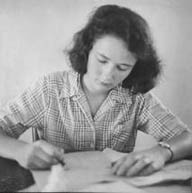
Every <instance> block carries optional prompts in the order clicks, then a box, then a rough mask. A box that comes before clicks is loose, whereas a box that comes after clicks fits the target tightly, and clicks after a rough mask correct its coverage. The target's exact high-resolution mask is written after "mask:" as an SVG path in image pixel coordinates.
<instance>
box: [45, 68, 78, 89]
mask: <svg viewBox="0 0 192 193" xmlns="http://www.w3.org/2000/svg"><path fill="white" fill-rule="evenodd" d="M77 76H78V75H77V73H76V72H74V71H56V72H51V73H48V74H45V75H44V76H43V77H42V79H43V80H44V82H45V83H46V84H47V86H48V87H49V88H62V87H63V86H64V85H66V86H70V85H71V84H73V81H74V80H76V79H77Z"/></svg>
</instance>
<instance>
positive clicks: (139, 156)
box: [112, 146, 170, 176]
mask: <svg viewBox="0 0 192 193" xmlns="http://www.w3.org/2000/svg"><path fill="white" fill-rule="evenodd" d="M169 156H170V154H169V152H168V150H166V149H164V148H162V147H159V146H155V147H153V148H151V149H148V150H145V151H140V152H132V153H130V154H128V155H126V156H124V157H123V158H121V159H119V160H118V161H117V162H115V164H114V165H113V166H112V171H113V173H114V174H115V175H118V176H144V175H149V174H152V173H153V172H155V171H158V170H160V169H161V168H163V167H164V165H165V163H166V161H167V160H168V159H169Z"/></svg>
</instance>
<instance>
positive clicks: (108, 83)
mask: <svg viewBox="0 0 192 193" xmlns="http://www.w3.org/2000/svg"><path fill="white" fill-rule="evenodd" d="M100 83H101V84H102V85H105V86H111V85H112V82H111V81H100Z"/></svg>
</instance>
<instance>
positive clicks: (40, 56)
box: [0, 0, 192, 127]
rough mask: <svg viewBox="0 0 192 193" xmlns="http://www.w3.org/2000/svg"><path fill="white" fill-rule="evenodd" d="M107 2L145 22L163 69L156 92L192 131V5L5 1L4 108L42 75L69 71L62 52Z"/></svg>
mask: <svg viewBox="0 0 192 193" xmlns="http://www.w3.org/2000/svg"><path fill="white" fill-rule="evenodd" d="M106 3H113V4H119V5H123V6H127V7H129V8H131V9H132V10H135V11H137V12H138V13H140V14H141V15H142V16H143V17H144V18H146V20H147V21H148V23H149V25H150V26H151V29H152V33H153V37H154V41H155V45H156V47H157V49H158V53H159V55H160V57H161V59H162V61H163V64H164V74H163V76H162V78H161V82H160V84H159V85H158V87H157V88H155V89H154V90H153V92H154V93H155V94H156V95H157V96H158V97H159V98H160V99H161V100H162V102H163V103H164V104H165V105H166V106H167V107H169V108H170V109H171V110H172V111H173V112H174V113H175V114H176V115H178V116H179V117H180V118H181V119H182V121H184V122H185V123H186V124H188V125H189V127H192V83H191V82H192V78H191V74H192V48H191V45H192V38H191V34H192V23H191V19H192V13H191V10H192V3H191V0H182V1H179V0H113V1H112V0H105V1H104V0H16V1H15V0H0V106H4V105H5V104H6V103H7V102H8V101H9V100H11V99H13V98H14V97H15V96H17V95H18V94H19V93H20V92H22V90H23V89H24V88H26V87H27V86H28V85H29V84H30V83H31V82H33V81H34V80H36V79H37V78H38V77H39V76H41V75H43V74H45V73H47V72H52V71H58V70H64V69H66V68H67V65H66V59H65V56H64V54H63V49H64V48H65V47H66V46H67V45H69V44H70V41H71V38H72V35H73V34H74V32H76V31H77V30H79V29H80V28H81V27H82V26H83V24H84V23H85V22H86V20H87V16H88V14H89V13H90V12H91V10H93V9H94V8H95V7H97V6H99V5H101V4H106Z"/></svg>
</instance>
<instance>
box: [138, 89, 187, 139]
mask: <svg viewBox="0 0 192 193" xmlns="http://www.w3.org/2000/svg"><path fill="white" fill-rule="evenodd" d="M141 101H142V102H141V106H140V111H139V116H138V122H137V127H138V129H140V130H141V131H143V132H145V133H147V134H150V135H152V136H153V137H154V138H156V139H157V140H158V141H160V140H165V141H166V140H169V139H170V138H172V137H174V136H177V135H179V134H181V133H182V132H183V131H186V130H188V131H190V130H189V128H188V127H187V126H186V125H185V124H184V123H183V122H182V121H181V120H180V119H179V118H178V117H177V116H175V115H174V114H173V113H172V112H171V111H170V110H169V109H168V108H166V107H165V106H164V105H163V104H162V103H161V101H160V100H159V99H158V98H157V97H156V96H155V95H154V94H152V93H150V92H149V93H147V94H144V95H142V97H141Z"/></svg>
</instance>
